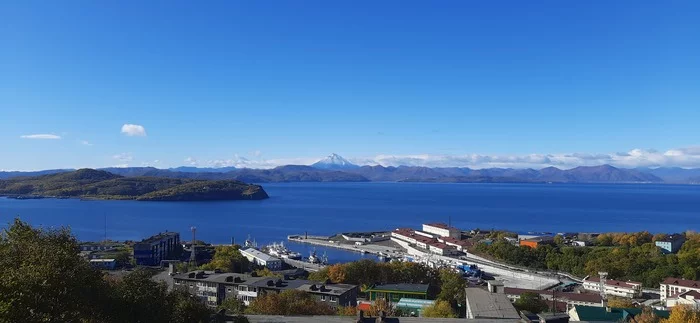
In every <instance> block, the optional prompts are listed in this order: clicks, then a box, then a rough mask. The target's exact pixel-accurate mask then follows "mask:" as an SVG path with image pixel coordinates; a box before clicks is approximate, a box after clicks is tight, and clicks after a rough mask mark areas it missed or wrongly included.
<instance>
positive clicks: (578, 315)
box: [569, 305, 671, 322]
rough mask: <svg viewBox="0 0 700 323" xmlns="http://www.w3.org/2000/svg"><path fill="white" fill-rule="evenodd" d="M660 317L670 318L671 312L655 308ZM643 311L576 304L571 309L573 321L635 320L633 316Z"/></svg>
mask: <svg viewBox="0 0 700 323" xmlns="http://www.w3.org/2000/svg"><path fill="white" fill-rule="evenodd" d="M653 311H654V314H656V316H658V317H660V318H668V317H669V315H670V314H671V312H669V311H659V310H653ZM640 313H642V309H641V308H616V307H612V308H611V307H607V308H606V307H595V306H584V305H576V306H574V307H573V308H572V309H570V310H569V320H570V321H571V322H579V321H583V322H633V321H632V318H634V317H635V316H636V315H639V314H640Z"/></svg>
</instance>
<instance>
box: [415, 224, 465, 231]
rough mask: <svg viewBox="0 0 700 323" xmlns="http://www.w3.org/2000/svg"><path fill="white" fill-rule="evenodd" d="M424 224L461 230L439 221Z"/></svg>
mask: <svg viewBox="0 0 700 323" xmlns="http://www.w3.org/2000/svg"><path fill="white" fill-rule="evenodd" d="M423 225H427V226H431V227H434V228H440V229H445V230H459V229H457V228H455V227H451V226H449V225H447V224H444V223H439V222H435V223H425V224H423Z"/></svg>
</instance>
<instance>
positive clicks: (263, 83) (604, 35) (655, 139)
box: [0, 1, 700, 169]
mask: <svg viewBox="0 0 700 323" xmlns="http://www.w3.org/2000/svg"><path fill="white" fill-rule="evenodd" d="M698 12H700V3H698V2H696V1H668V2H665V1H664V2H661V1H615V2H614V3H611V2H610V1H586V2H572V1H538V2H530V1H483V2H476V1H439V2H435V1H303V2H300V1H220V2H216V1H212V2H208V3H206V4H201V3H195V2H191V1H53V2H46V1H5V2H2V3H0V41H1V43H2V45H1V46H2V47H1V48H0V117H1V118H2V120H3V122H2V127H0V152H2V158H0V169H43V168H60V167H103V166H112V165H127V164H128V165H130V166H141V165H155V166H157V167H169V166H179V165H183V164H196V165H200V166H220V165H237V166H246V165H247V166H250V167H271V166H274V165H277V164H284V163H308V162H311V161H313V160H314V159H318V158H321V157H323V156H324V155H327V154H329V153H331V152H337V153H339V154H341V155H343V156H345V157H348V158H349V159H351V160H353V161H355V162H360V163H377V162H379V163H384V164H410V163H411V160H413V161H415V160H421V161H422V162H419V163H417V164H423V165H429V166H430V165H453V164H454V165H456V166H459V165H461V166H473V167H479V166H493V165H495V166H515V167H518V166H527V167H529V166H533V165H536V166H539V165H547V164H554V165H561V166H575V165H578V164H590V163H598V162H607V160H611V163H613V164H618V165H622V166H638V165H642V166H647V165H650V166H657V165H667V166H674V165H677V166H686V167H691V166H698V167H700V152H698V149H697V147H698V145H700V130H698V129H699V128H698V120H700V104H699V103H700V42H698V39H699V37H700V23H698V22H697V18H698V16H697V13H698ZM125 124H132V125H140V126H142V127H143V128H144V131H145V135H139V136H130V135H128V134H126V133H123V132H122V131H121V129H122V127H123V126H124V125H125ZM41 134H44V135H53V136H56V137H60V139H38V138H47V136H39V137H38V138H37V137H36V136H34V137H26V136H31V135H41ZM22 136H25V137H24V138H23V137H22ZM635 149H637V150H635ZM475 156H476V157H475ZM533 156H535V157H533ZM541 156H545V157H547V156H550V157H556V158H558V159H556V161H553V160H554V159H551V158H547V159H545V160H544V161H543V160H539V159H537V158H540V157H541ZM605 156H607V157H605ZM630 156H632V157H634V158H632V160H630V158H627V157H630ZM640 156H641V157H640ZM679 156H680V157H679ZM599 157H600V158H599ZM243 158H245V159H243ZM470 158H471V159H470ZM509 158H510V159H509ZM523 158H525V159H527V158H535V159H537V160H535V161H534V162H533V161H528V162H523ZM567 158H568V159H567ZM606 158H608V159H606ZM564 159H566V162H560V161H561V160H564ZM621 159H622V160H624V161H623V162H620V160H621ZM186 160H187V161H186ZM388 160H390V161H391V162H389V161H388ZM445 160H450V161H451V162H450V163H445V162H444V161H445ZM494 160H497V161H499V162H494ZM509 160H510V161H511V162H509ZM414 163H415V162H414ZM484 163H486V164H484Z"/></svg>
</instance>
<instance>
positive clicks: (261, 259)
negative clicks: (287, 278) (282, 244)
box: [241, 248, 282, 270]
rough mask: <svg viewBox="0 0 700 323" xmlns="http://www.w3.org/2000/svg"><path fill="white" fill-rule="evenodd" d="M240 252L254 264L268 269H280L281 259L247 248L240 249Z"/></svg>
mask: <svg viewBox="0 0 700 323" xmlns="http://www.w3.org/2000/svg"><path fill="white" fill-rule="evenodd" d="M241 254H242V255H243V256H245V257H246V258H248V260H249V261H250V262H252V263H254V264H256V265H260V266H264V267H267V268H268V269H270V270H280V269H282V260H279V259H277V258H275V257H273V256H270V255H268V254H266V253H264V252H260V251H259V250H255V249H253V248H248V249H245V250H241Z"/></svg>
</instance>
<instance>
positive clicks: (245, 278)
mask: <svg viewBox="0 0 700 323" xmlns="http://www.w3.org/2000/svg"><path fill="white" fill-rule="evenodd" d="M173 278H174V279H182V280H189V281H207V282H214V283H221V284H231V285H237V284H242V285H250V286H256V287H262V288H268V289H277V290H286V289H298V290H303V291H306V292H311V293H323V294H329V295H342V294H343V293H345V292H347V291H349V290H351V289H353V288H355V287H356V286H355V285H349V284H324V283H319V282H314V281H310V280H305V279H280V278H276V277H253V276H251V275H247V274H236V273H215V272H212V271H203V270H197V271H191V272H187V273H184V274H177V275H175V276H173Z"/></svg>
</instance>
